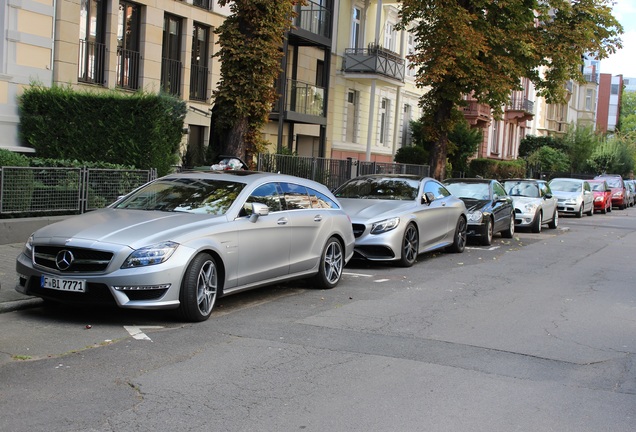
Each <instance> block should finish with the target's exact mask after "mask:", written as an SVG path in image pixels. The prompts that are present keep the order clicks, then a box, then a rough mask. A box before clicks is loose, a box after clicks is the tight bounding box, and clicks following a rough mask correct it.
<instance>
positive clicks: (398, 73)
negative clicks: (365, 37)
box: [343, 46, 406, 82]
mask: <svg viewBox="0 0 636 432" xmlns="http://www.w3.org/2000/svg"><path fill="white" fill-rule="evenodd" d="M343 70H344V71H345V72H346V73H366V74H379V75H384V76H386V77H389V78H393V79H396V80H398V81H401V82H404V73H405V71H406V62H405V61H404V59H403V58H402V57H400V56H399V54H397V53H394V52H392V51H389V50H387V49H385V48H382V47H380V46H370V47H369V48H347V49H345V55H344V63H343Z"/></svg>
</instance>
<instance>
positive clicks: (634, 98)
mask: <svg viewBox="0 0 636 432" xmlns="http://www.w3.org/2000/svg"><path fill="white" fill-rule="evenodd" d="M619 125H620V130H621V132H625V133H628V132H634V131H636V92H626V91H624V92H623V96H622V97H621V115H620V119H619Z"/></svg>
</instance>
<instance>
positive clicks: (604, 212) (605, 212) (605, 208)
mask: <svg viewBox="0 0 636 432" xmlns="http://www.w3.org/2000/svg"><path fill="white" fill-rule="evenodd" d="M601 213H602V214H607V206H605V207H603V209H602V210H601Z"/></svg>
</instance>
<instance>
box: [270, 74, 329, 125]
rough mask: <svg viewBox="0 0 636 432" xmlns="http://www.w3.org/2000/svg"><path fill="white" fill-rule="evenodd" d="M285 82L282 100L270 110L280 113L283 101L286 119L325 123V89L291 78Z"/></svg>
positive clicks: (307, 122)
mask: <svg viewBox="0 0 636 432" xmlns="http://www.w3.org/2000/svg"><path fill="white" fill-rule="evenodd" d="M286 83H287V89H286V92H285V99H284V101H282V100H279V102H278V103H277V104H275V105H274V107H273V110H272V112H273V113H278V114H280V111H281V103H284V108H283V111H284V112H283V114H284V117H285V119H286V120H290V121H293V122H297V123H306V124H321V125H326V124H327V118H326V114H325V97H326V90H325V89H324V88H323V87H318V86H315V85H312V84H307V83H304V82H300V81H296V80H291V79H290V80H287V81H286ZM279 88H280V86H279Z"/></svg>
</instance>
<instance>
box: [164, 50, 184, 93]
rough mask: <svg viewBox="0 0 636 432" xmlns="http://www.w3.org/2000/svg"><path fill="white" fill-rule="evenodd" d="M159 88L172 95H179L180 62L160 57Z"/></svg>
mask: <svg viewBox="0 0 636 432" xmlns="http://www.w3.org/2000/svg"><path fill="white" fill-rule="evenodd" d="M161 90H162V91H164V92H166V93H168V94H171V95H173V96H181V62H180V61H179V60H172V59H168V58H163V59H161Z"/></svg>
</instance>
